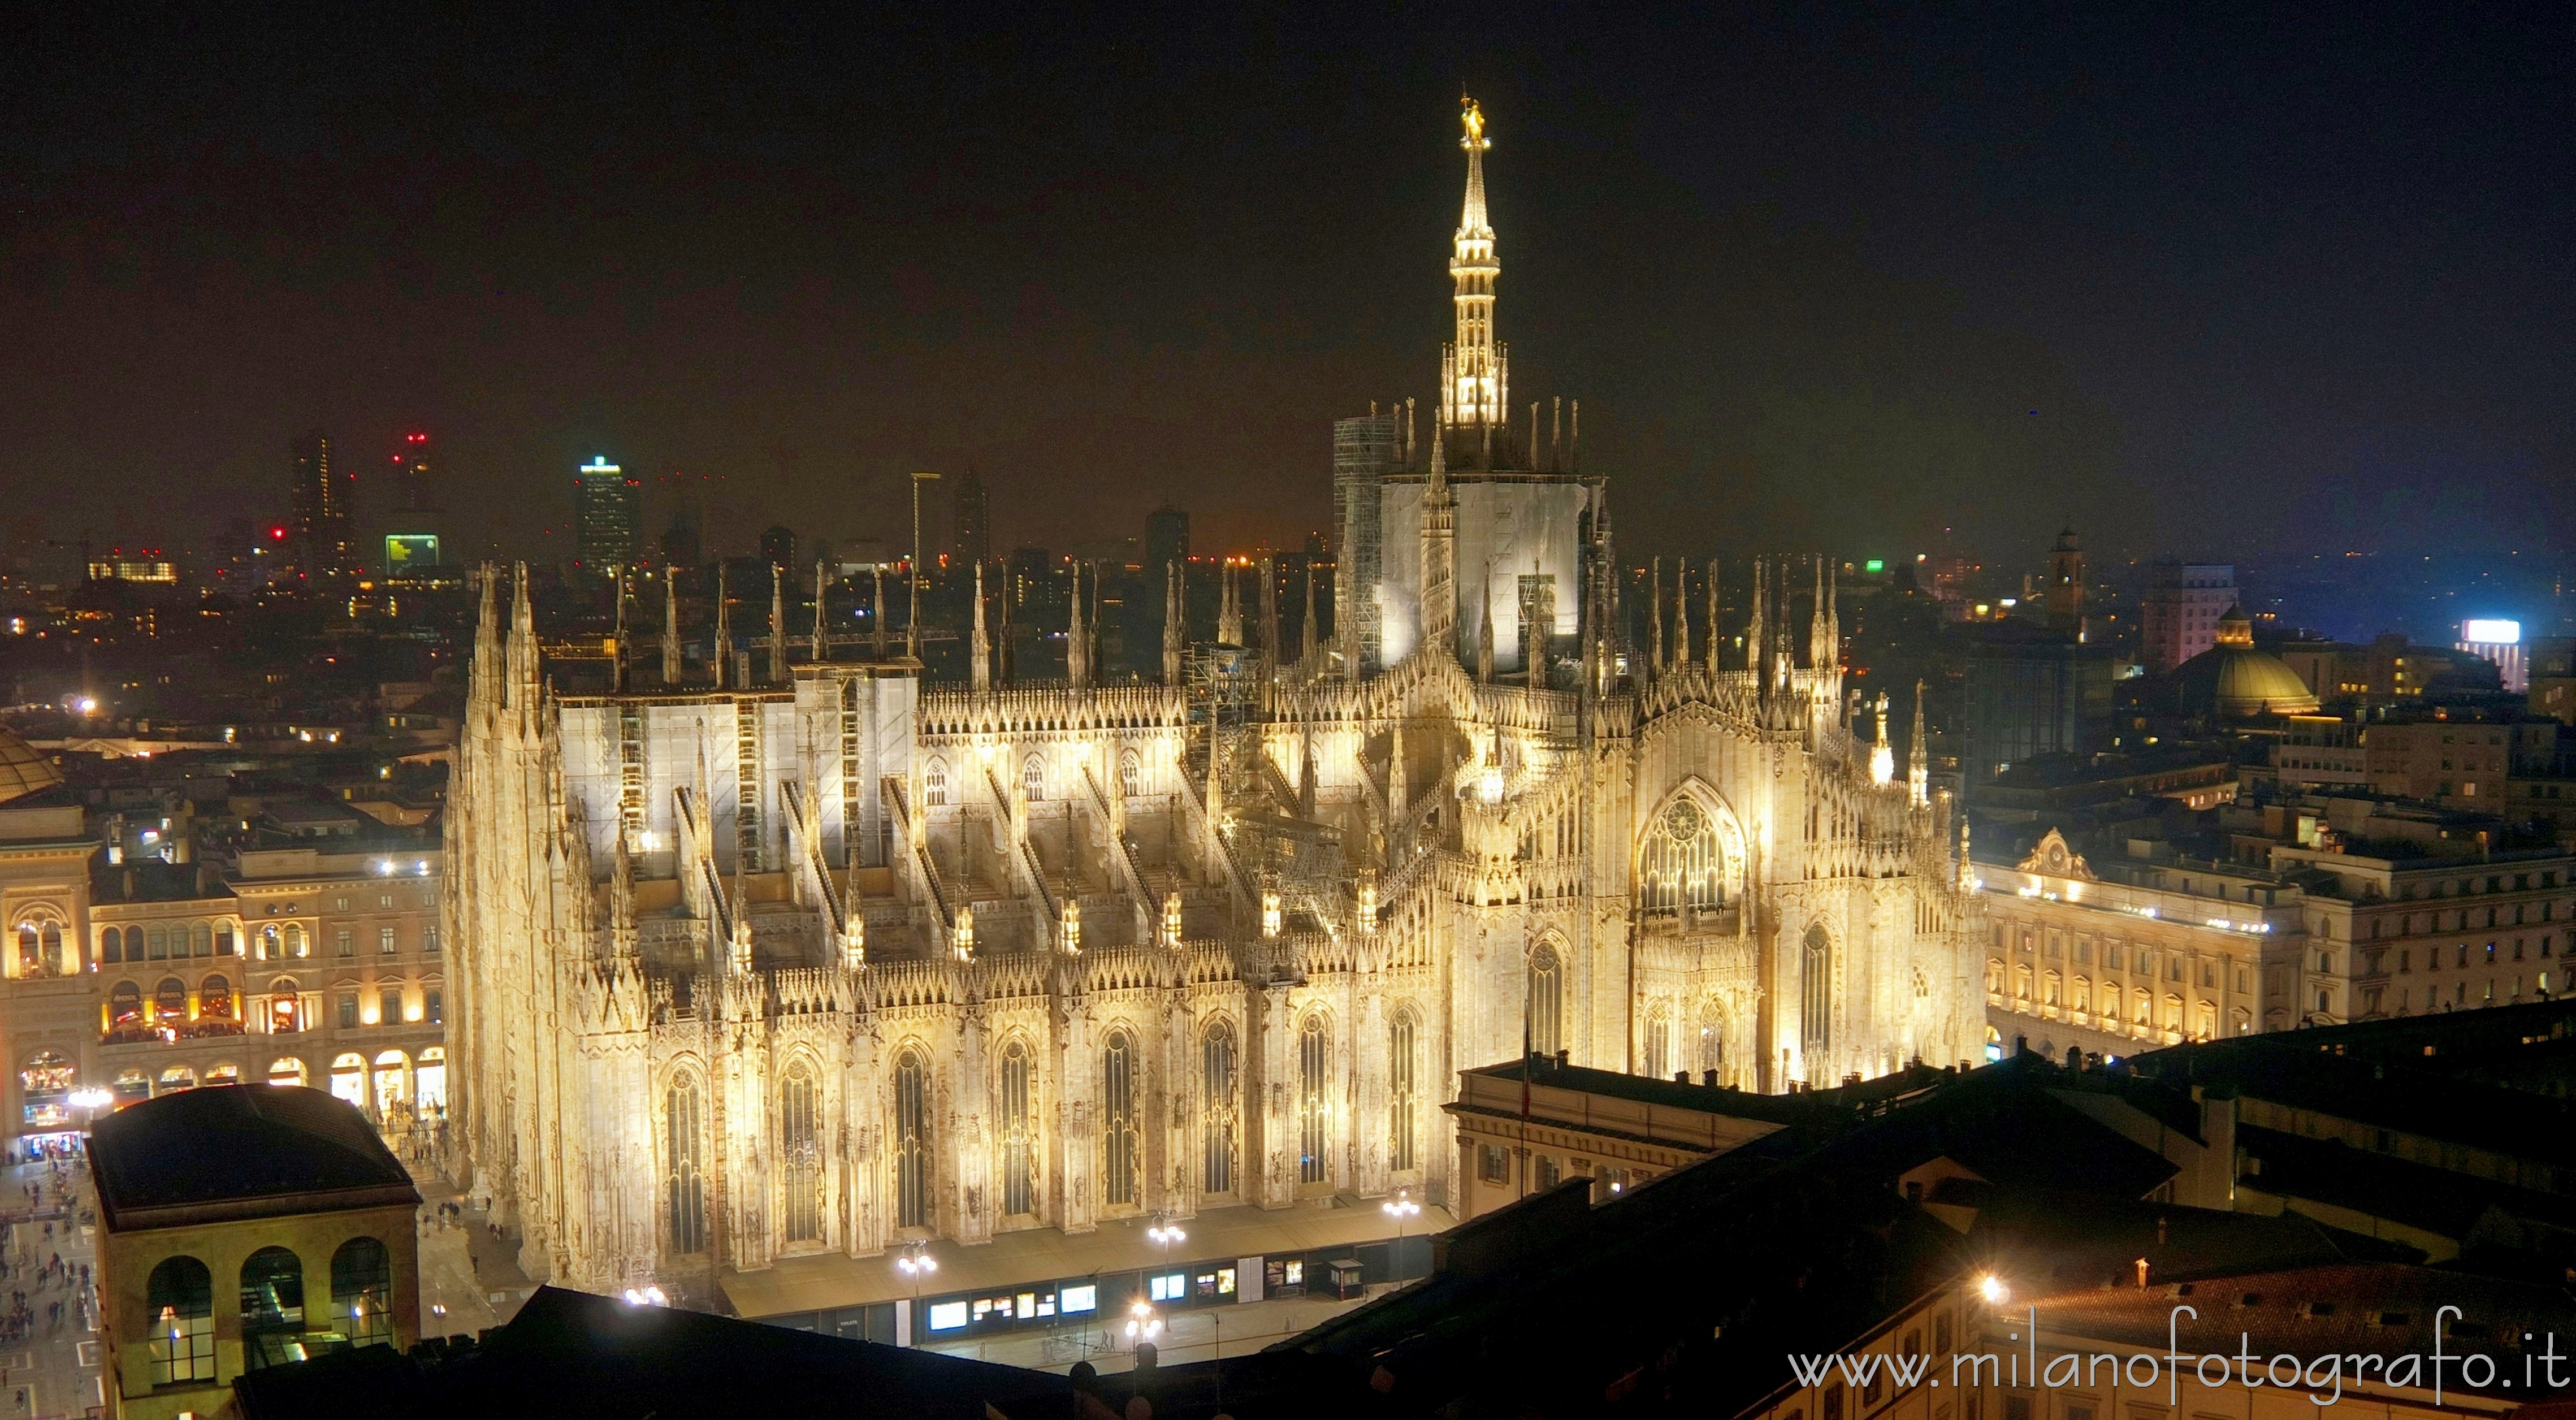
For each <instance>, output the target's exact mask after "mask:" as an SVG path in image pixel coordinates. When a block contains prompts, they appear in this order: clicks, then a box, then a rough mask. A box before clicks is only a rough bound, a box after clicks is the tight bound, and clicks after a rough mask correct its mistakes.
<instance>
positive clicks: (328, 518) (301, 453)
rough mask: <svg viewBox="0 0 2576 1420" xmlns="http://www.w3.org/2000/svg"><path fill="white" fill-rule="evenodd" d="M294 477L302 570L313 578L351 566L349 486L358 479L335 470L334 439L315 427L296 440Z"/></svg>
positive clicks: (297, 554) (342, 572)
mask: <svg viewBox="0 0 2576 1420" xmlns="http://www.w3.org/2000/svg"><path fill="white" fill-rule="evenodd" d="M292 452H293V455H294V474H293V478H294V482H293V485H292V487H291V488H290V489H289V495H290V500H291V502H290V506H291V507H292V509H293V517H292V518H291V519H290V521H289V526H290V528H291V529H292V530H293V532H294V536H295V565H296V570H297V571H299V572H301V573H303V574H304V576H305V577H307V578H308V579H321V578H335V577H340V576H343V575H345V574H346V573H347V572H348V571H349V567H350V561H351V557H350V554H351V552H352V550H353V549H352V548H351V546H350V538H351V536H352V534H351V532H350V531H349V491H350V487H349V485H350V483H351V482H352V481H354V480H353V479H352V478H350V477H348V476H335V475H334V474H333V473H332V471H331V440H330V437H329V436H328V435H326V434H324V433H323V432H322V431H321V430H319V429H315V430H312V431H310V432H308V433H306V434H305V435H304V436H303V437H302V438H299V439H297V440H296V441H295V445H294V449H293V451H292Z"/></svg>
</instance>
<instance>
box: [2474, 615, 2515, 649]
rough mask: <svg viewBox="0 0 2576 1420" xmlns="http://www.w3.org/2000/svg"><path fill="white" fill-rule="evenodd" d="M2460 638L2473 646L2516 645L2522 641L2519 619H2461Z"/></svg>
mask: <svg viewBox="0 0 2576 1420" xmlns="http://www.w3.org/2000/svg"><path fill="white" fill-rule="evenodd" d="M2460 639H2461V640H2463V641H2466V642H2468V643H2470V644H2471V645H2475V646H2517V645H2520V644H2521V643H2522V623H2521V622H2519V621H2495V620H2490V621H2463V622H2461V623H2460Z"/></svg>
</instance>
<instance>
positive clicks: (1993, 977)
mask: <svg viewBox="0 0 2576 1420" xmlns="http://www.w3.org/2000/svg"><path fill="white" fill-rule="evenodd" d="M2011 970H2012V994H2011V996H2010V997H2009V998H2008V997H2006V995H2005V994H2004V971H2005V968H2004V964H2003V962H2002V960H2001V959H1999V958H1991V957H1990V958H1988V959H1987V961H1986V994H1987V996H1988V998H1989V999H1990V1000H1992V1001H1993V1002H1994V1004H1996V1005H1999V1006H2000V1005H2010V1006H2012V1007H2014V1008H2015V1009H2018V1010H2021V1011H2024V1012H2032V1011H2037V1012H2040V1013H2044V1014H2053V1013H2055V1012H2057V1011H2060V1010H2064V1011H2069V1012H2072V1013H2073V1014H2074V1015H2077V1016H2089V1015H2092V1014H2094V1013H2095V1011H2096V1009H2097V1007H2098V1009H2099V1012H2100V1014H2101V1018H2102V1023H2103V1024H2104V1025H2106V1026H2110V1025H2117V1024H2120V1023H2121V1020H2122V1013H2121V1003H2122V1000H2123V997H2124V991H2123V987H2122V986H2121V984H2120V983H2119V982H2116V981H2105V982H2103V983H2101V985H2100V986H2099V987H2098V988H2096V986H2095V985H2094V982H2093V979H2092V978H2091V977H2086V976H2078V977H2075V978H2073V980H2072V982H2071V983H2070V982H2069V981H2068V979H2067V978H2065V977H2062V976H2060V975H2058V974H2057V973H2056V972H2053V971H2051V972H2045V973H2040V974H2038V975H2036V976H2034V974H2033V973H2032V971H2031V969H2030V968H2029V967H2028V966H2026V965H2022V966H2015V967H2013V968H2012V969H2011ZM2236 972H2237V990H2238V991H2239V992H2240V993H2242V992H2244V991H2245V989H2246V987H2247V986H2248V985H2250V984H2251V977H2250V976H2249V975H2248V973H2247V971H2246V969H2245V968H2243V967H2238V968H2237V969H2236ZM2034 982H2035V983H2036V986H2037V990H2036V992H2035V993H2034V991H2033V985H2034ZM2097 989H2098V995H2097ZM2125 999H2126V1001H2127V1003H2128V1013H2127V1021H2128V1023H2129V1024H2131V1025H2134V1026H2137V1027H2139V1028H2142V1029H2159V1030H2169V1031H2183V1030H2189V1031H2190V1032H2191V1033H2192V1034H2195V1035H2198V1036H2201V1037H2203V1038H2208V1037H2212V1036H2215V1035H2216V1034H2217V1033H2218V1021H2219V1014H2218V1004H2217V1003H2216V1002H2214V1001H2197V1002H2186V1001H2185V1000H2184V999H2183V998H2182V997H2181V996H2180V995H2178V994H2175V993H2171V992H2168V993H2166V995H2165V996H2164V997H2163V999H2162V1001H2161V1003H2159V1001H2158V999H2157V997H2156V994H2155V993H2154V992H2152V991H2149V990H2147V989H2146V988H2145V987H2143V986H2141V987H2134V988H2128V989H2126V992H2125ZM2159 1004H2161V1005H2162V1006H2163V1010H2162V1012H2161V1013H2159V1012H2158V1010H2157V1006H2158V1005H2159ZM2319 1009H2324V1008H2322V1007H2320V1008H2319ZM2227 1019H2228V1023H2229V1026H2230V1029H2231V1033H2232V1034H2236V1035H2245V1034H2247V1033H2249V1032H2251V1031H2252V1030H2253V1029H2254V1015H2253V1012H2251V1011H2249V1010H2247V1009H2246V1008H2245V1007H2242V1006H2237V1007H2232V1008H2230V1009H2229V1011H2228V1013H2227Z"/></svg>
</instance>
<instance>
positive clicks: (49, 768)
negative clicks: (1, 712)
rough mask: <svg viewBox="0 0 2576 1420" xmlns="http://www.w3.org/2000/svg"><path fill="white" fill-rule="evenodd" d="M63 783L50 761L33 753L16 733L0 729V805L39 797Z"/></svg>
mask: <svg viewBox="0 0 2576 1420" xmlns="http://www.w3.org/2000/svg"><path fill="white" fill-rule="evenodd" d="M62 782H63V772H62V771H61V770H60V769H57V768H55V767H54V762H53V760H51V759H49V758H47V757H46V756H44V755H42V754H39V753H37V752H36V751H35V750H34V749H33V748H31V747H30V746H29V745H28V743H27V742H26V741H25V740H22V739H20V738H18V732H17V731H15V730H12V729H10V728H9V727H8V726H6V725H0V804H5V803H7V802H9V801H10V800H12V799H23V798H25V797H26V796H27V795H29V794H39V793H43V792H44V791H45V790H47V789H50V788H53V787H54V786H55V785H57V784H60V783H62Z"/></svg>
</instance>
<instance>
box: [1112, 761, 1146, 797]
mask: <svg viewBox="0 0 2576 1420" xmlns="http://www.w3.org/2000/svg"><path fill="white" fill-rule="evenodd" d="M1118 792H1119V793H1121V794H1124V795H1126V796H1127V797H1128V798H1131V799H1132V798H1135V797H1136V796H1138V795H1139V794H1142V793H1144V792H1145V762H1144V761H1143V760H1142V759H1139V758H1138V757H1137V755H1136V751H1134V750H1132V749H1127V750H1120V751H1119V752H1118Z"/></svg>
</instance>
